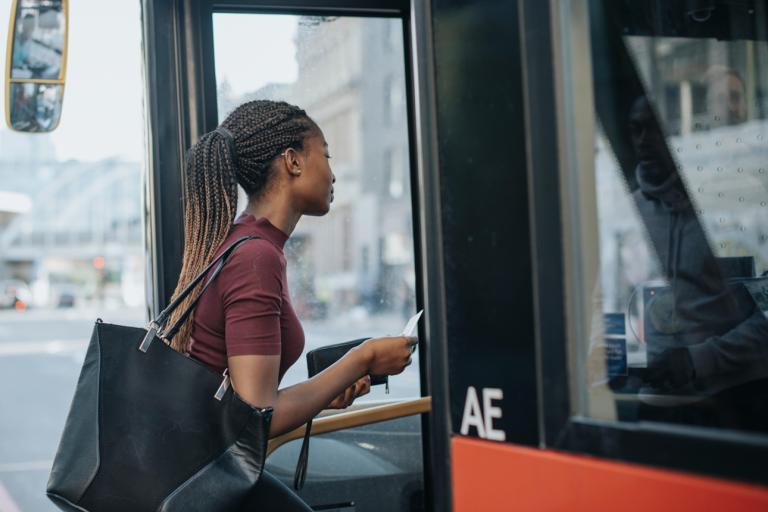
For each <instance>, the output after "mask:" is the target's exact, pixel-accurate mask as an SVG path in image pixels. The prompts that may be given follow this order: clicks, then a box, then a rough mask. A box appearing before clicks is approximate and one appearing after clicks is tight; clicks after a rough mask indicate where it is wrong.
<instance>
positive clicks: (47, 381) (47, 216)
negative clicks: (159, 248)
mask: <svg viewBox="0 0 768 512" xmlns="http://www.w3.org/2000/svg"><path fill="white" fill-rule="evenodd" d="M11 4H12V2H11V0H0V13H2V15H3V16H4V18H3V19H2V20H1V21H2V22H0V41H6V40H7V37H6V36H7V33H6V32H5V31H6V30H7V27H8V18H7V16H8V14H9V13H10V12H11ZM140 8H141V3H140V2H138V1H134V2H116V3H113V4H111V5H110V6H109V9H105V8H104V3H103V2H101V1H100V0H82V1H77V2H70V3H69V15H70V21H69V23H70V25H69V29H70V32H69V44H68V50H69V52H68V65H67V67H68V70H67V84H66V94H65V95H64V105H63V109H62V116H61V123H60V124H59V126H58V128H57V129H56V131H54V132H52V133H50V134H24V133H17V132H12V131H10V130H9V129H8V128H7V127H6V126H5V122H3V123H2V126H0V389H2V390H3V393H0V510H2V511H4V512H5V511H9V512H11V511H19V510H30V511H54V510H57V508H56V507H55V506H54V505H53V503H52V502H51V501H50V500H49V499H48V498H47V497H46V496H45V492H44V490H45V484H46V482H47V480H48V475H49V473H50V469H51V463H52V460H53V456H54V454H55V451H56V448H57V445H58V442H59V439H60V436H61V431H62V429H63V427H64V420H65V418H66V415H67V412H68V409H69V404H70V402H71V400H72V396H73V394H74V391H75V385H76V383H77V378H78V375H79V373H80V367H81V364H82V361H83V358H84V356H85V349H86V345H87V343H88V341H89V340H90V336H91V331H92V329H93V325H94V321H95V320H96V318H97V317H101V318H102V319H103V320H104V321H105V322H112V323H121V324H127V325H136V326H142V325H145V324H146V305H145V295H144V244H143V240H144V238H143V216H142V215H143V214H142V192H141V191H142V178H143V176H144V155H145V153H144V119H143V117H142V111H143V102H142V91H143V82H142V78H141V34H142V30H141V12H140V11H141V9H140ZM116 20H119V22H117V21H116ZM5 57H6V52H0V61H2V60H3V59H5ZM0 69H5V62H4V61H3V62H0ZM3 108H4V107H3Z"/></svg>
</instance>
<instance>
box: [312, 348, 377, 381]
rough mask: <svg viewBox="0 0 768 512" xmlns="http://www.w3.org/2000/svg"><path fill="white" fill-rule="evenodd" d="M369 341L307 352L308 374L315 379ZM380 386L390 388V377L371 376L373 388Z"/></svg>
mask: <svg viewBox="0 0 768 512" xmlns="http://www.w3.org/2000/svg"><path fill="white" fill-rule="evenodd" d="M368 339H370V338H360V339H358V340H353V341H345V342H344V343H336V344H334V345H326V346H324V347H320V348H316V349H314V350H310V351H309V352H307V373H308V374H309V377H310V378H311V377H314V376H315V375H317V374H318V373H320V372H321V371H323V370H325V369H326V368H328V367H329V366H331V365H332V364H333V363H335V362H336V361H338V360H339V359H341V358H342V357H344V354H346V353H347V352H349V351H350V350H352V349H353V348H354V347H356V346H358V345H360V344H361V343H362V342H364V341H365V340H368ZM378 384H386V385H387V386H389V375H371V386H376V385H378Z"/></svg>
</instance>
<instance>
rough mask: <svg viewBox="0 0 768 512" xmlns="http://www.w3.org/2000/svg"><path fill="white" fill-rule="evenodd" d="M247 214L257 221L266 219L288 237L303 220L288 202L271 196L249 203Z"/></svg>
mask: <svg viewBox="0 0 768 512" xmlns="http://www.w3.org/2000/svg"><path fill="white" fill-rule="evenodd" d="M245 213H248V214H250V215H253V216H254V217H256V218H257V219H260V218H262V217H264V218H266V219H267V220H268V221H269V222H270V223H271V224H272V225H273V226H275V227H276V228H277V229H279V230H280V231H282V232H283V233H285V234H286V235H288V236H291V233H293V230H294V229H295V228H296V224H298V223H299V219H301V213H299V212H297V211H296V210H295V209H294V208H293V207H292V206H291V205H290V204H289V203H288V202H287V201H285V200H283V199H282V198H280V197H276V196H270V195H265V196H264V197H262V198H260V199H259V200H258V201H249V203H248V206H247V207H246V208H245Z"/></svg>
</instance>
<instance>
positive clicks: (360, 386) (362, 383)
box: [326, 375, 371, 409]
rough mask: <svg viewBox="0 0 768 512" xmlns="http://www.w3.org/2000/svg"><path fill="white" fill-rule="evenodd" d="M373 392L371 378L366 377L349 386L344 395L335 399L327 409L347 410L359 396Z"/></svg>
mask: <svg viewBox="0 0 768 512" xmlns="http://www.w3.org/2000/svg"><path fill="white" fill-rule="evenodd" d="M370 391H371V377H370V375H366V376H365V377H363V378H362V379H360V380H358V381H357V382H355V383H354V384H352V385H351V386H349V387H348V388H347V389H346V390H345V391H344V392H343V393H342V394H340V395H339V396H337V397H336V398H334V399H333V402H331V403H330V404H328V407H326V409H346V408H347V407H349V406H350V405H352V403H353V402H354V401H355V399H356V398H357V397H359V396H363V395H367V394H368V393H370Z"/></svg>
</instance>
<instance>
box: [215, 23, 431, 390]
mask: <svg viewBox="0 0 768 512" xmlns="http://www.w3.org/2000/svg"><path fill="white" fill-rule="evenodd" d="M213 21H214V53H215V61H216V79H217V81H218V84H219V85H218V104H219V117H220V119H224V117H225V116H226V115H227V114H228V113H229V112H230V111H231V110H232V109H233V108H234V107H236V106H237V105H239V104H240V103H242V102H245V101H248V100H252V99H256V98H259V99H279V100H285V101H288V102H290V103H293V104H296V105H299V106H301V107H302V108H304V109H305V110H306V111H307V112H308V113H309V115H310V116H311V117H312V118H313V119H314V120H315V121H316V122H317V123H318V125H319V126H320V128H321V129H322V130H323V132H324V135H325V137H326V139H327V140H328V144H329V151H330V154H331V155H332V156H333V160H331V166H332V168H333V171H334V173H335V175H336V196H335V201H334V203H333V205H332V206H331V212H330V213H329V214H328V215H326V216H325V217H323V218H304V219H302V220H301V221H300V223H299V225H298V226H297V228H296V230H295V231H294V233H293V234H292V235H291V239H290V240H289V242H288V244H287V245H286V257H287V259H288V281H289V287H290V293H291V298H292V301H293V304H294V306H295V307H296V310H297V313H298V315H299V317H300V319H301V321H302V324H303V325H304V328H305V332H306V342H307V345H306V348H305V350H312V349H313V348H317V347H320V346H323V345H329V344H332V343H338V342H341V341H345V340H351V339H356V338H360V337H363V336H372V337H375V336H384V335H387V334H393V335H396V334H398V333H399V332H400V330H401V329H402V327H403V325H404V324H405V322H406V320H407V319H408V317H410V316H411V315H412V314H413V313H415V308H416V305H415V284H414V283H415V272H414V251H413V227H412V223H411V219H412V212H411V207H410V202H409V200H410V188H409V183H408V182H407V180H406V179H405V176H406V175H407V172H408V171H407V168H404V167H403V165H404V163H405V162H407V155H408V154H409V149H408V135H407V134H408V125H407V115H406V110H405V109H406V105H405V101H404V100H403V98H405V61H404V58H403V44H402V39H403V37H402V36H403V34H402V21H401V20H399V19H388V18H375V17H370V18H355V17H336V16H334V17H322V16H291V15H260V14H225V13H216V14H214V17H213ZM393 32H394V33H396V37H394V36H392V35H391V34H392V33H393ZM390 40H392V41H398V43H397V48H391V47H389V45H390V44H391V41H390ZM244 45H246V46H249V47H254V48H260V47H267V46H269V48H270V51H269V52H256V53H253V54H251V56H250V57H249V59H250V60H249V63H248V65H247V66H244V65H243V61H242V58H241V56H242V48H243V46H244ZM363 55H365V56H366V58H363ZM382 91H383V92H384V93H385V94H387V95H389V96H388V98H393V100H392V101H390V100H387V101H386V102H382V101H380V100H378V101H376V99H377V98H382ZM386 155H389V157H387V156H386ZM393 155H397V156H396V157H394V156H393ZM393 158H397V162H395V161H394V160H393ZM393 170H397V173H398V175H397V176H394V177H393V175H392V172H393ZM393 180H394V181H393ZM390 191H393V192H390ZM241 199H244V198H242V196H241ZM240 207H241V209H242V208H243V207H244V202H241V204H240ZM380 243H381V244H382V245H381V248H382V250H381V251H379V250H377V249H378V248H379V244H380ZM417 358H418V352H417V353H416V354H415V357H414V363H415V364H413V365H411V366H409V367H408V368H407V369H406V371H405V372H404V373H402V374H400V375H397V376H395V377H392V378H391V379H390V394H389V395H386V394H385V393H384V391H385V390H384V389H381V388H382V387H381V386H379V387H376V388H374V389H372V391H371V393H370V395H368V396H367V397H365V399H373V398H379V399H380V398H396V397H416V396H419V395H420V388H419V370H418V361H417ZM306 376H307V370H306V363H305V359H304V358H303V357H302V358H300V359H299V362H298V363H297V364H295V365H294V366H293V367H292V368H291V369H290V370H288V372H287V373H286V375H285V377H284V379H283V381H282V383H281V385H282V386H289V385H291V384H294V383H296V382H299V381H301V380H304V379H306Z"/></svg>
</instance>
